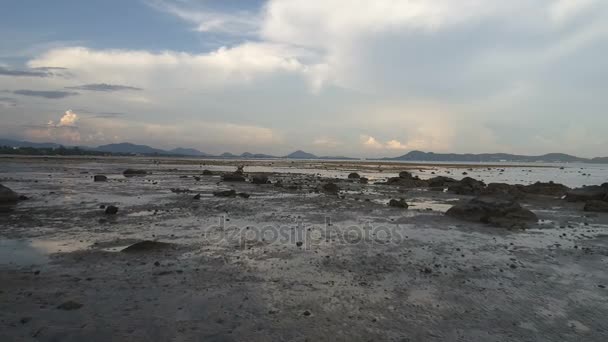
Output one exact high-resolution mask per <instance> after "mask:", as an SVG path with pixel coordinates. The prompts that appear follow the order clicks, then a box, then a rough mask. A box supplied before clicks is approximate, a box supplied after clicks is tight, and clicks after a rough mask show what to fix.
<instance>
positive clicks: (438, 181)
mask: <svg viewBox="0 0 608 342" xmlns="http://www.w3.org/2000/svg"><path fill="white" fill-rule="evenodd" d="M427 183H428V186H429V187H431V188H440V187H441V188H446V187H448V186H449V185H450V184H454V183H458V181H457V180H455V179H454V178H450V177H444V176H437V177H433V178H431V179H429V180H427Z"/></svg>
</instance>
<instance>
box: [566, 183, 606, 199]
mask: <svg viewBox="0 0 608 342" xmlns="http://www.w3.org/2000/svg"><path fill="white" fill-rule="evenodd" d="M606 195H608V189H607V188H605V187H603V186H599V185H593V186H586V187H583V188H578V189H574V190H570V191H568V192H567V193H566V200H567V201H568V202H588V201H601V200H603V199H604V198H606Z"/></svg>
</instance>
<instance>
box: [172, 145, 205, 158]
mask: <svg viewBox="0 0 608 342" xmlns="http://www.w3.org/2000/svg"><path fill="white" fill-rule="evenodd" d="M168 152H169V153H171V154H176V155H180V156H193V157H207V156H209V154H207V153H205V152H201V151H199V150H197V149H194V148H183V147H178V148H174V149H172V150H169V151H168Z"/></svg>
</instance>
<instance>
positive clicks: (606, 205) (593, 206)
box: [583, 201, 608, 213]
mask: <svg viewBox="0 0 608 342" xmlns="http://www.w3.org/2000/svg"><path fill="white" fill-rule="evenodd" d="M583 210H584V211H592V212H597V213H608V202H606V201H589V202H587V203H585V207H584V208H583Z"/></svg>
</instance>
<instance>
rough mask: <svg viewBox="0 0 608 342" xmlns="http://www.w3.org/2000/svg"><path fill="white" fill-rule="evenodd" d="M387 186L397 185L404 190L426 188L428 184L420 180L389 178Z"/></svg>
mask: <svg viewBox="0 0 608 342" xmlns="http://www.w3.org/2000/svg"><path fill="white" fill-rule="evenodd" d="M381 184H386V185H397V186H400V187H404V188H424V187H427V186H428V182H427V181H424V180H421V179H418V178H404V177H392V178H389V179H388V180H387V181H386V183H381Z"/></svg>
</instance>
